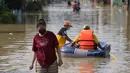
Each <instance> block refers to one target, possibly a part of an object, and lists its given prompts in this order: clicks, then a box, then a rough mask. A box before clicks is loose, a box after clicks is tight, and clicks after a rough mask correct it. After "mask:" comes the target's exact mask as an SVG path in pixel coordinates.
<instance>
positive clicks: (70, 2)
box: [67, 0, 80, 12]
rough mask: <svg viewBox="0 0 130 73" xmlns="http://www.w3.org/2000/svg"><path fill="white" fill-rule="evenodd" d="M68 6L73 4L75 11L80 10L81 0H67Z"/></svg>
mask: <svg viewBox="0 0 130 73" xmlns="http://www.w3.org/2000/svg"><path fill="white" fill-rule="evenodd" d="M67 4H68V6H72V8H73V12H76V11H80V1H79V0H75V1H70V0H68V1H67Z"/></svg>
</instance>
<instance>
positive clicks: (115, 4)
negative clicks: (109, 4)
mask: <svg viewBox="0 0 130 73" xmlns="http://www.w3.org/2000/svg"><path fill="white" fill-rule="evenodd" d="M122 5H125V3H123V2H122V1H114V2H113V6H122Z"/></svg>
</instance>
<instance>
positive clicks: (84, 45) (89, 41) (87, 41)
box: [78, 30, 95, 50]
mask: <svg viewBox="0 0 130 73" xmlns="http://www.w3.org/2000/svg"><path fill="white" fill-rule="evenodd" d="M78 43H79V45H80V46H79V48H80V49H84V50H92V49H94V48H95V42H94V38H93V30H81V32H80V38H79V42H78Z"/></svg>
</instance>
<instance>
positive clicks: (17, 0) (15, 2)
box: [5, 0, 23, 9]
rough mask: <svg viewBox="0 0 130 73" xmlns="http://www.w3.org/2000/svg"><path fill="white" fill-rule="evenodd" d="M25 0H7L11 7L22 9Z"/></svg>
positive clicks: (6, 2) (8, 5)
mask: <svg viewBox="0 0 130 73" xmlns="http://www.w3.org/2000/svg"><path fill="white" fill-rule="evenodd" d="M22 3H23V0H5V4H6V5H7V7H8V8H9V9H22Z"/></svg>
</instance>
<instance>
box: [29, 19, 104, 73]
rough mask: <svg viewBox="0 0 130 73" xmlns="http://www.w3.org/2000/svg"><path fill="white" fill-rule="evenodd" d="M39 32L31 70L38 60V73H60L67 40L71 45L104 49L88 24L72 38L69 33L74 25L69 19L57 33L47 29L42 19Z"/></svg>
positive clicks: (34, 40)
mask: <svg viewBox="0 0 130 73" xmlns="http://www.w3.org/2000/svg"><path fill="white" fill-rule="evenodd" d="M36 27H37V30H38V33H37V34H36V35H35V36H34V38H33V46H32V51H33V52H34V56H33V60H32V64H31V66H30V70H31V69H33V66H34V63H35V61H36V73H58V66H61V65H62V64H63V61H62V57H61V51H60V48H62V47H63V46H64V45H65V44H66V41H67V40H68V41H69V42H70V46H74V47H78V48H79V49H83V50H92V49H93V50H94V49H95V50H96V49H97V46H98V47H99V48H100V49H103V48H102V47H101V45H100V43H99V41H98V39H97V37H96V35H95V34H94V31H93V30H92V29H90V27H89V26H88V25H84V26H83V30H81V31H80V33H79V35H78V36H77V37H76V38H75V39H74V40H71V39H70V38H69V37H68V35H67V30H69V29H70V28H71V27H72V25H71V23H70V22H69V21H64V26H63V27H62V28H61V29H60V31H59V32H58V33H57V35H55V34H54V33H53V32H52V31H48V30H46V22H45V21H44V19H40V20H39V21H38V24H37V26H36Z"/></svg>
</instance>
